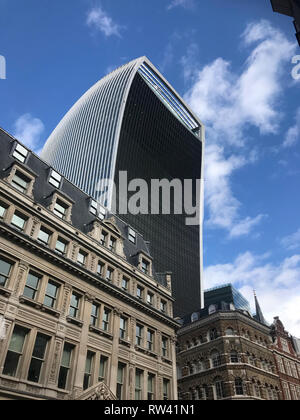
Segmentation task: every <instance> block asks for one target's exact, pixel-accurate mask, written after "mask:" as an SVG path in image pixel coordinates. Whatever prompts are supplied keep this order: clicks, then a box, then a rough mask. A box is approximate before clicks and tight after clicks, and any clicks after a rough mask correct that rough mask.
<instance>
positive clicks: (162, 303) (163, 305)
mask: <svg viewBox="0 0 300 420" xmlns="http://www.w3.org/2000/svg"><path fill="white" fill-rule="evenodd" d="M160 310H161V312H163V313H164V314H165V313H166V312H167V302H165V301H164V300H161V301H160Z"/></svg>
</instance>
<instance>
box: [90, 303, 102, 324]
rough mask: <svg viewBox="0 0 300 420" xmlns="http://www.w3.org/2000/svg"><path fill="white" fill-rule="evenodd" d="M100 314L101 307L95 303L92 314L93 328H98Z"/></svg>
mask: <svg viewBox="0 0 300 420" xmlns="http://www.w3.org/2000/svg"><path fill="white" fill-rule="evenodd" d="M99 312H100V305H98V304H97V303H93V305H92V314H91V325H92V326H93V327H97V326H98V325H99Z"/></svg>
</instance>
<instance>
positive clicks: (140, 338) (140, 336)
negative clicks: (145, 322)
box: [135, 324, 144, 347]
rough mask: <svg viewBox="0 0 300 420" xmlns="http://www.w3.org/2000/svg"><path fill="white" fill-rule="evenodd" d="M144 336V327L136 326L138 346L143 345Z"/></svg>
mask: <svg viewBox="0 0 300 420" xmlns="http://www.w3.org/2000/svg"><path fill="white" fill-rule="evenodd" d="M143 334H144V327H143V326H142V325H139V324H137V325H136V339H135V343H136V345H137V346H140V347H141V346H142V345H143Z"/></svg>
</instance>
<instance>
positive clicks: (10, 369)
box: [3, 325, 29, 377]
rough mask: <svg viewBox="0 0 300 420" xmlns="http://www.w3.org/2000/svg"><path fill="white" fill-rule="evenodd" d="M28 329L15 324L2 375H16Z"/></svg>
mask: <svg viewBox="0 0 300 420" xmlns="http://www.w3.org/2000/svg"><path fill="white" fill-rule="evenodd" d="M28 332H29V331H28V330H26V329H25V328H22V327H19V326H17V325H16V326H15V328H14V332H13V335H12V338H11V340H10V344H9V348H8V352H7V355H6V359H5V363H4V369H3V375H7V376H12V377H15V376H16V375H17V370H18V366H19V363H20V359H21V357H22V355H23V350H24V343H25V339H26V336H27V334H28Z"/></svg>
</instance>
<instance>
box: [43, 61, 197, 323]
mask: <svg viewBox="0 0 300 420" xmlns="http://www.w3.org/2000/svg"><path fill="white" fill-rule="evenodd" d="M203 153H204V127H203V125H202V123H201V122H200V121H199V120H198V118H197V117H196V116H195V115H194V114H193V113H192V111H191V110H190V109H189V108H188V106H187V105H186V104H185V103H184V101H183V100H182V99H181V98H180V96H179V95H178V94H177V93H176V92H175V90H174V89H173V88H172V87H171V86H170V84H169V83H168V82H167V81H166V80H165V79H164V77H163V76H162V75H161V74H160V73H159V71H158V70H157V69H156V68H155V67H154V66H153V65H152V64H151V62H150V61H149V60H148V59H147V58H146V57H141V58H139V59H136V60H134V61H132V62H130V63H128V64H126V65H124V66H122V67H120V68H118V69H117V70H115V71H113V72H112V73H110V74H109V75H107V76H106V77H104V78H103V79H102V80H100V81H99V82H98V83H96V84H95V85H94V86H93V87H92V88H91V89H89V90H88V91H87V92H86V93H85V94H84V95H83V96H82V98H80V99H79V101H78V102H77V103H76V104H75V105H74V106H73V107H72V108H71V109H70V111H69V112H68V113H67V114H66V116H65V117H64V118H63V119H62V121H61V122H60V123H59V125H58V126H57V127H56V129H55V130H54V131H53V133H52V134H51V135H50V137H49V139H48V141H47V143H46V145H45V147H44V149H43V151H42V158H44V159H45V160H46V161H47V162H48V163H49V164H51V165H52V166H53V167H54V168H55V169H56V170H58V171H59V172H61V173H62V174H63V175H64V176H66V177H67V178H68V179H69V180H70V181H72V182H73V183H74V184H75V185H77V186H78V187H79V188H81V189H82V190H83V191H84V192H86V193H87V194H89V195H91V197H93V198H94V199H97V200H99V201H100V202H101V203H102V204H103V205H106V206H107V207H108V208H109V209H110V210H111V207H112V202H113V201H112V196H113V192H112V188H111V187H108V195H107V196H106V197H104V196H103V195H101V192H102V190H103V189H104V188H105V184H104V183H103V182H102V180H104V179H110V180H113V181H114V182H115V183H116V185H117V188H118V189H119V190H120V188H121V187H120V184H119V182H118V180H119V173H120V171H126V172H127V179H128V183H129V182H130V181H132V180H136V179H142V180H143V181H146V184H147V185H148V186H150V185H151V181H152V180H153V179H156V180H162V179H165V180H169V181H170V182H171V181H173V180H180V181H181V183H182V185H183V184H184V180H192V181H193V192H192V198H193V200H192V201H193V205H197V206H198V208H199V209H200V214H198V216H197V217H198V224H195V225H192V226H189V225H187V224H186V214H177V213H178V212H176V211H174V209H175V207H177V209H178V206H179V207H180V205H181V208H182V207H183V204H181V203H179V202H178V201H179V199H180V197H179V198H178V197H177V196H176V195H175V193H173V194H171V201H173V206H171V207H172V209H173V211H172V212H171V214H162V212H161V211H159V212H152V211H151V209H152V207H151V204H150V203H151V202H152V201H153V200H152V201H151V199H153V197H152V195H151V198H150V202H149V204H148V211H147V212H144V213H147V214H131V213H129V212H126V211H120V207H119V205H121V206H122V204H123V205H124V203H122V202H121V201H118V202H117V208H116V213H118V214H120V215H121V217H122V219H123V220H125V221H126V222H127V223H128V235H129V236H131V239H132V240H133V241H134V229H137V230H138V231H140V232H141V233H142V234H143V236H144V239H145V240H147V241H149V242H150V247H151V252H152V255H153V257H154V259H155V262H156V263H155V270H156V272H157V273H160V272H164V271H166V270H170V269H172V273H173V293H174V297H175V308H174V312H175V315H182V314H184V313H187V312H190V311H191V310H197V309H199V305H202V303H203V298H202V295H203V294H202V286H201V281H202V274H201V272H202V210H201V209H202V202H203V187H202V183H197V184H196V180H202V179H203ZM184 186H185V184H184ZM186 190H187V188H183V191H182V192H183V196H184V195H185V192H186ZM171 192H173V190H172V191H171ZM161 195H163V193H162V194H161ZM131 196H132V194H131V195H130V193H129V194H128V199H130V197H131ZM154 204H157V203H154ZM126 205H127V203H126ZM152 205H153V202H152ZM160 210H161V206H160ZM124 213H125V214H124ZM153 213H156V214H153ZM157 213H159V214H157Z"/></svg>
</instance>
